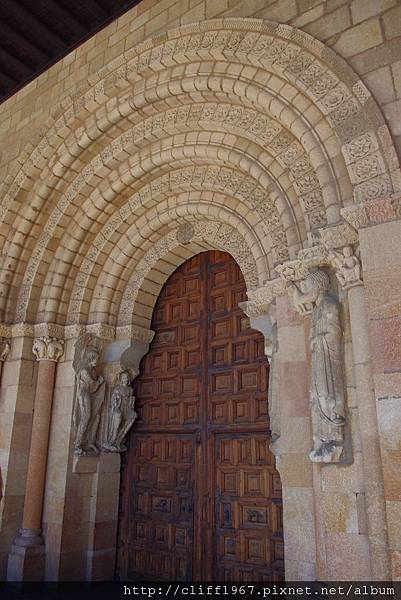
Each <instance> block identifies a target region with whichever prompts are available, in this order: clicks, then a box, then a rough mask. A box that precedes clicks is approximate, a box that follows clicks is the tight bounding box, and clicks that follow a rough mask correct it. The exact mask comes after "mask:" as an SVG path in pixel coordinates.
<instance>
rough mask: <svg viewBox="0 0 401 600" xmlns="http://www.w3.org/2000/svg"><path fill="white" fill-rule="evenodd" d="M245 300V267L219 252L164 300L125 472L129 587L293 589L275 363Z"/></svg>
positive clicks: (173, 284)
mask: <svg viewBox="0 0 401 600" xmlns="http://www.w3.org/2000/svg"><path fill="white" fill-rule="evenodd" d="M244 300H246V288H245V282H244V279H243V276H242V274H241V272H240V270H239V268H238V266H237V264H236V263H235V261H234V260H233V259H232V258H231V256H230V255H228V254H226V253H222V252H215V251H212V252H204V253H201V254H198V255H197V256H195V257H193V258H192V259H190V260H188V261H187V262H185V263H184V264H183V265H182V266H181V267H180V268H179V269H177V270H176V271H175V273H173V275H172V276H171V277H170V278H169V280H168V281H167V283H166V284H165V286H164V288H163V290H162V292H161V294H160V296H159V298H158V301H157V304H156V306H155V309H154V313H153V321H152V328H153V329H154V330H155V332H156V334H155V338H154V341H153V342H152V345H151V348H150V351H149V353H148V355H147V356H146V357H145V358H144V359H143V361H142V363H141V372H140V375H139V377H138V378H137V379H136V380H135V382H134V387H135V395H136V403H137V404H136V406H137V410H138V413H139V419H138V421H137V422H136V424H135V425H134V427H133V429H132V431H131V434H130V438H129V449H128V452H127V455H126V457H125V461H124V465H123V472H122V494H121V506H120V527H119V559H118V565H119V566H118V569H119V576H120V578H121V579H125V580H146V579H152V580H154V581H161V580H170V581H173V580H175V581H180V580H183V581H189V580H195V581H196V580H197V581H200V580H213V581H238V582H242V581H277V580H280V579H282V578H283V537H282V501H281V487H280V480H279V476H278V473H277V471H276V469H275V467H274V457H273V455H272V454H271V453H270V451H269V442H270V439H269V419H268V414H267V383H268V362H267V359H266V357H265V355H264V340H263V336H262V335H261V334H260V333H258V332H256V331H254V330H252V329H250V325H249V320H248V318H247V317H246V316H245V314H244V313H243V312H242V311H241V309H240V308H239V307H238V304H239V302H242V301H244Z"/></svg>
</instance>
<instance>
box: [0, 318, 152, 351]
mask: <svg viewBox="0 0 401 600" xmlns="http://www.w3.org/2000/svg"><path fill="white" fill-rule="evenodd" d="M84 333H92V334H93V335H95V336H97V337H99V338H101V339H103V340H106V341H113V340H119V341H122V340H137V341H139V342H144V343H150V342H151V341H152V339H153V337H154V331H152V330H151V329H145V328H144V327H140V326H139V325H127V326H125V327H113V326H112V325H107V324H105V323H92V324H90V325H66V326H63V325H58V324H56V323H37V324H31V323H15V324H12V325H9V324H5V323H0V338H6V339H8V338H18V337H27V338H32V339H33V338H42V337H48V338H57V339H60V340H70V339H76V338H78V337H79V336H81V335H83V334H84ZM0 360H1V359H0Z"/></svg>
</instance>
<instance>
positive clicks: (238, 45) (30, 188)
mask: <svg viewBox="0 0 401 600" xmlns="http://www.w3.org/2000/svg"><path fill="white" fill-rule="evenodd" d="M209 63H212V64H214V65H217V64H218V63H224V64H225V65H226V67H225V69H224V70H225V72H226V76H225V78H223V77H218V75H219V74H218V73H217V72H216V71H212V72H210V73H209V72H207V67H206V66H205V65H207V64H209ZM239 66H241V72H239V71H238V67H239ZM178 80H179V81H181V82H182V84H181V87H180V86H178V87H176V86H177V85H178V84H177V81H178ZM252 81H253V82H255V81H256V84H255V83H253V84H252V83H251V82H252ZM89 86H90V89H88V90H83V89H80V90H79V91H78V92H77V94H75V95H74V96H72V97H70V98H68V99H66V100H65V101H64V102H63V103H62V104H61V106H60V109H59V110H58V111H56V112H55V113H54V115H53V116H52V117H51V119H49V121H48V123H47V124H46V132H45V133H44V135H43V131H42V132H40V135H41V136H42V137H41V139H40V140H38V142H37V144H36V145H28V146H27V148H26V151H25V152H24V153H22V155H21V157H20V164H21V162H22V167H21V166H20V165H18V166H16V167H15V170H14V171H13V172H12V173H11V174H10V175H9V177H8V178H6V180H5V184H4V187H3V189H4V190H5V195H4V200H3V203H2V207H1V209H0V210H1V212H0V216H1V217H2V218H6V215H8V210H9V209H10V210H11V211H13V212H14V213H15V214H16V215H17V223H16V225H18V221H19V219H23V214H22V210H21V207H22V206H23V201H24V200H26V198H27V196H29V195H32V194H34V197H33V200H34V202H39V203H40V202H43V201H44V200H46V199H48V198H51V199H53V200H55V201H56V202H57V205H56V208H55V210H54V212H53V215H52V217H51V219H49V221H48V222H47V223H46V224H44V226H43V228H42V235H41V236H40V239H39V241H38V245H37V248H36V250H35V249H34V248H32V247H28V246H27V247H25V250H24V251H23V254H22V255H21V261H20V266H21V268H23V267H24V265H25V264H27V267H26V274H25V279H24V281H23V283H22V287H21V286H19V285H18V284H19V280H18V278H19V277H20V276H21V272H20V271H19V272H18V275H17V278H16V279H15V281H14V282H13V284H17V285H14V287H21V294H20V302H19V306H22V305H23V304H24V302H25V305H26V306H28V304H29V299H30V298H31V296H32V289H33V286H34V280H35V276H36V273H37V272H38V271H39V268H40V265H42V257H43V255H45V254H46V253H47V254H49V251H48V245H49V242H50V240H51V239H53V237H52V236H54V234H55V231H57V227H59V225H60V224H61V223H67V221H68V218H70V217H68V213H67V212H66V206H65V205H64V203H65V202H66V195H64V191H63V188H64V187H65V184H66V182H67V181H68V180H69V177H70V176H71V174H72V173H73V172H74V169H75V170H76V168H77V165H78V166H82V164H81V163H80V161H81V160H82V159H83V158H85V157H89V155H90V154H91V152H92V150H91V149H92V144H93V142H94V141H95V140H96V139H100V138H101V137H102V136H103V137H104V138H106V135H109V134H111V137H112V136H113V135H114V133H113V132H114V130H115V126H116V125H117V124H118V123H119V122H120V121H121V120H122V119H128V120H131V121H132V122H134V128H133V129H135V127H137V128H138V127H139V129H140V127H141V126H138V125H137V123H136V124H135V119H137V120H138V119H142V117H143V116H144V114H145V113H144V111H143V109H144V107H145V106H149V107H150V110H151V111H153V112H157V110H156V106H159V105H160V106H161V105H162V104H163V102H164V100H165V99H166V98H170V97H174V98H176V99H177V100H178V99H179V98H181V97H184V95H185V94H187V98H188V97H189V96H188V94H189V93H191V91H193V90H194V89H196V90H197V92H198V94H199V95H201V96H202V97H203V98H204V99H205V100H207V102H208V103H209V107H208V108H203V109H202V111H203V110H209V112H210V103H212V101H213V100H215V99H216V98H218V99H223V100H224V102H225V101H226V99H227V98H229V99H230V103H229V108H228V110H227V113H226V117H227V116H228V118H231V119H232V118H233V116H232V115H233V111H235V110H237V109H236V107H238V105H241V106H240V108H241V110H242V114H243V115H246V114H248V113H249V112H252V111H255V110H256V111H261V110H263V108H264V106H266V102H268V106H269V111H270V116H273V118H277V119H279V120H280V119H281V121H282V123H283V124H284V125H282V124H281V125H280V126H281V127H282V128H283V127H284V131H282V133H281V130H280V135H281V134H282V136H283V139H285V140H286V143H285V145H284V146H283V148H282V149H281V151H282V152H283V155H281V154H280V159H279V158H278V157H275V158H274V160H276V161H277V164H278V165H280V166H282V167H283V164H284V158H283V156H284V153H285V152H287V150H290V148H291V147H292V148H293V160H294V164H296V165H297V166H298V168H299V169H300V171H301V177H302V170H303V169H309V165H312V167H313V160H312V158H311V157H312V155H313V156H315V157H316V152H315V153H314V154H313V150H312V149H311V148H312V145H313V144H312V138H313V134H312V132H315V131H316V132H320V133H319V136H320V139H319V141H320V142H321V145H322V147H324V148H326V150H325V153H326V154H325V153H323V156H324V158H325V159H326V162H325V163H324V164H323V165H321V166H322V169H323V173H324V175H322V176H321V177H320V180H319V178H317V179H318V182H319V184H320V186H319V187H320V188H321V189H322V183H323V182H324V181H326V183H327V182H328V179H327V178H328V177H329V173H330V171H331V172H332V170H331V158H332V157H331V154H332V152H333V150H331V151H330V150H329V148H330V147H331V148H333V147H335V148H337V147H338V148H340V150H341V154H342V158H341V161H342V163H341V165H345V171H344V173H345V175H344V180H345V179H346V180H347V182H348V185H349V188H350V190H351V191H353V194H354V199H355V200H356V201H357V202H360V201H363V200H366V199H369V200H371V201H374V200H376V199H379V198H382V197H385V196H387V195H388V194H390V193H391V192H392V191H394V189H395V188H397V185H398V184H397V177H398V175H399V166H398V161H397V159H396V155H395V151H394V148H393V145H392V143H391V138H390V135H389V132H388V130H387V127H386V126H385V123H384V120H383V117H382V115H381V113H380V110H379V109H378V107H377V104H376V103H375V101H374V100H373V98H372V97H371V95H370V93H369V92H368V90H367V89H366V87H365V86H364V85H363V83H362V82H361V81H360V80H359V79H358V77H357V75H356V74H355V73H354V72H353V71H352V69H351V68H350V67H349V66H348V65H347V64H346V63H345V62H344V61H343V60H342V59H340V58H339V57H338V56H337V55H336V54H335V53H334V52H332V51H331V50H329V49H328V48H326V47H325V46H324V45H323V44H321V43H320V42H318V41H317V40H315V39H313V38H311V37H310V36H309V35H308V34H305V33H303V32H300V31H299V30H296V29H294V28H292V27H290V26H287V25H278V24H275V23H270V22H266V21H262V20H258V19H242V18H241V19H224V20H211V21H205V22H203V23H200V24H195V25H190V26H184V27H181V28H179V29H175V30H172V31H169V32H168V33H167V34H166V35H162V36H157V37H155V38H153V39H151V40H147V41H146V42H144V43H142V44H140V45H138V46H137V47H136V48H132V49H130V50H129V51H127V52H126V53H124V54H123V55H122V56H120V57H119V58H118V59H116V60H114V61H112V62H111V63H110V64H109V65H108V66H107V67H105V68H104V69H102V70H101V71H100V72H99V73H98V74H97V75H96V76H94V77H92V78H90V80H89ZM171 90H172V91H171ZM269 94H270V96H269ZM274 95H275V98H274ZM302 98H303V99H305V98H306V99H307V103H306V104H305V102H304V103H303V102H302ZM233 107H234V108H233ZM291 107H294V110H295V109H296V110H297V111H298V113H300V114H303V117H304V116H305V115H307V114H308V111H309V121H308V120H307V119H306V116H305V117H304V120H303V121H302V120H299V121H298V122H297V125H296V127H295V131H294V132H293V133H296V135H295V137H294V136H292V137H291V135H290V133H289V132H290V130H291V123H293V122H294V121H292V118H293V117H291ZM171 110H174V108H173V109H171ZM180 110H181V111H182V110H185V111H187V113H188V115H187V116H188V117H189V116H190V110H188V106H186V107H185V106H184V107H181V108H180V109H178V108H177V109H176V114H175V121H174V123H175V124H176V123H177V122H180V121H182V113H179V111H180ZM247 111H248V112H247ZM217 112H218V109H217V108H216V109H215V112H214V113H213V115H210V119H209V122H210V123H213V127H214V128H216V127H217V121H218V119H216V118H215V115H216V114H217ZM164 114H165V118H167V116H168V115H169V114H170V113H169V111H168V110H166V109H164ZM203 115H204V113H203V112H202V115H201V118H200V119H198V121H197V123H198V126H199V123H201V121H202V119H203V121H206V119H204V118H203ZM230 115H231V116H230ZM261 118H262V117H260V115H256V116H255V117H254V120H253V121H252V124H251V125H250V127H249V128H248V129H246V128H245V127H244V128H243V129H242V130H241V135H245V136H247V137H248V138H249V136H251V134H252V135H257V136H260V135H262V134H261V131H259V133H256V134H255V131H257V130H255V131H251V129H252V127H253V126H254V125H255V124H256V123H258V122H259V121H260V119H261ZM258 119H259V121H258ZM319 119H321V120H319ZM147 123H148V127H149V128H150V129H149V131H150V135H153V133H154V130H156V129H157V127H158V125H157V115H151V116H150V117H149V118H148V121H147ZM175 126H176V125H175ZM263 126H264V127H265V130H264V134H266V132H267V131H268V130H269V127H270V128H271V131H272V133H271V134H270V135H273V134H274V132H275V129H274V128H275V125H274V121H271V120H270V121H269V120H268V119H267V120H266V118H265V121H264V125H263ZM218 127H220V125H218ZM143 128H144V129H143V131H144V139H145V138H146V135H145V133H146V131H145V130H146V124H144V125H143ZM223 129H224V127H223ZM177 135H180V134H178V133H177ZM189 135H190V134H189ZM331 135H332V136H333V139H332V140H331V141H330V143H328V142H327V139H328V138H330V136H331ZM277 137H279V133H276V134H275V135H273V137H272V138H271V141H270V147H271V143H272V141H273V140H275V139H276V138H277ZM122 139H123V138H122ZM297 139H298V140H299V141H298V142H297ZM66 140H69V141H68V143H66ZM266 140H267V138H266ZM71 142H73V143H71ZM112 143H113V142H112ZM155 143H158V142H155ZM303 143H304V144H305V145H304V146H302V144H303ZM297 144H300V145H297ZM308 144H309V150H310V154H309V153H308V154H307V155H305V156H307V159H308V160H306V161H305V160H304V157H303V154H302V155H297V153H298V152H299V151H300V149H301V150H302V147H304V148H308ZM118 148H120V151H118ZM187 149H188V146H186V147H185V151H187ZM123 151H124V148H123V145H122V146H120V147H118V144H117V147H116V148H115V152H116V154H113V152H114V151H112V152H111V155H109V159H110V160H111V162H113V161H114V162H115V163H116V165H117V166H116V168H115V170H114V171H113V172H112V178H111V179H112V185H111V186H110V189H108V190H107V191H106V195H107V194H111V193H112V192H111V190H113V185H114V180H115V178H116V176H119V175H120V174H121V175H122V178H124V177H125V176H126V175H127V174H126V173H121V168H120V167H121V153H122V152H123ZM253 151H255V149H253ZM302 152H304V150H302ZM336 152H337V150H334V154H335V157H337V154H336ZM273 154H274V153H273ZM290 154H291V152H290ZM251 156H252V158H253V161H254V162H253V164H252V165H251V166H250V171H252V173H253V172H254V170H255V168H256V166H255V165H256V163H257V158H258V154H257V152H256V154H255V153H254V154H251ZM300 157H301V158H300ZM85 160H87V158H85ZM91 160H92V159H91ZM193 160H196V161H198V160H199V157H198V156H197V155H196V156H195V153H194V159H193ZM219 160H225V159H224V158H220V157H219ZM241 160H242V159H241ZM317 160H318V161H319V160H320V159H319V158H317ZM341 161H340V162H341ZM89 162H90V161H89ZM340 162H339V161H337V163H338V164H340ZM241 166H242V164H241ZM269 166H270V163H269ZM285 166H286V168H287V170H288V173H289V174H290V175H291V177H290V181H291V179H292V175H293V167H292V163H290V164H289V165H285ZM98 167H99V169H100V171H99V172H100V173H101V172H102V169H104V168H105V165H104V163H103V162H102V161H100V162H98ZM155 167H158V165H153V164H151V161H150V164H149V172H153V171H154V168H155ZM85 168H86V167H85V166H84V167H83V169H82V170H84V169H85ZM341 169H342V166H340V170H341ZM49 170H50V171H51V172H52V173H53V176H54V177H55V181H56V182H57V185H53V182H52V185H50V183H51V182H50V181H49V180H48V178H47V175H46V174H48V173H49ZM265 170H266V173H269V168H267V169H265ZM308 173H309V171H306V175H308ZM310 173H313V168H312V170H311V171H310ZM66 174H67V175H66ZM93 175H94V173H91V174H90V176H89V174H88V180H89V178H90V177H92V176H93ZM142 175H143V173H142ZM265 176H266V175H265ZM322 177H323V181H322ZM325 178H326V179H325ZM312 179H313V177H312ZM339 179H341V177H339V176H338V173H335V177H334V180H335V181H337V182H338V181H339ZM88 180H86V175H85V177H83V179H82V180H81V182H82V185H83V186H84V187H83V188H82V189H84V190H85V191H86V188H85V186H87V185H88ZM32 181H33V182H34V183H33V185H32ZM261 181H262V180H261ZM263 181H265V179H264V178H263ZM79 187H80V184H79V183H77V179H76V180H75V181H74V182H73V183H72V185H71V188H75V191H74V193H75V192H76V193H79ZM71 188H70V189H71ZM116 188H118V185H116ZM120 190H121V188H120ZM316 190H318V192H317V193H318V196H319V189H318V186H317V187H316ZM284 191H285V194H284V196H286V195H287V193H288V195H289V191H288V190H284ZM310 191H313V190H310ZM320 191H321V190H320ZM99 193H100V192H99ZM117 193H118V192H117ZM302 193H303V192H302V190H299V189H298V190H297V193H296V194H295V195H294V196H293V198H292V202H294V204H295V203H296V202H297V199H298V197H300V198H301V197H302ZM346 200H347V201H350V200H348V198H346ZM21 201H22V202H21ZM336 203H337V204H336ZM336 203H334V204H333V207H334V208H333V210H334V212H335V214H336V215H337V216H338V215H339V212H340V208H341V205H340V201H339V200H338V199H337V200H336ZM325 204H326V206H327V204H330V202H327V200H325ZM300 212H301V215H302V217H303V218H304V219H305V215H306V214H307V213H308V209H307V208H305V206H304V205H303V204H302V203H301V210H300ZM18 215H19V216H18ZM7 218H9V217H7ZM11 220H12V217H11ZM306 223H307V224H308V220H307V219H306ZM321 224H322V223H319V225H321ZM307 226H308V225H307ZM64 229H67V228H66V227H65V226H64ZM15 230H16V231H17V234H16V236H17V238H18V236H20V231H22V230H23V228H22V227H18V226H17V227H14V231H15ZM304 240H305V237H304ZM12 242H13V240H9V241H8V243H9V246H10V247H11V244H12ZM6 254H7V252H6ZM31 254H32V259H31V260H30V261H29V259H28V257H29V255H31ZM7 260H8V257H7V256H6V260H5V265H6V268H5V272H6V275H7ZM35 261H36V262H35ZM48 264H49V262H47V265H48ZM43 266H44V270H46V265H45V264H43ZM5 282H6V283H7V285H8V281H5ZM42 286H43V281H42V282H39V281H38V287H39V289H41V288H42ZM14 302H15V299H14V298H13V299H11V304H14ZM24 310H25V309H24ZM24 310H23V311H22V312H24ZM22 312H20V313H19V314H18V315H17V316H18V317H20V316H21V315H22ZM25 315H26V311H25Z"/></svg>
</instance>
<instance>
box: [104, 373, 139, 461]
mask: <svg viewBox="0 0 401 600" xmlns="http://www.w3.org/2000/svg"><path fill="white" fill-rule="evenodd" d="M137 417H138V414H137V412H136V411H135V396H134V394H133V390H132V387H131V376H130V374H129V372H128V371H121V373H119V375H118V377H117V384H116V385H115V386H114V388H113V390H112V393H111V402H110V412H109V419H108V430H107V439H106V441H105V442H104V443H103V445H102V449H103V450H105V451H106V452H124V451H125V450H126V449H127V447H126V446H125V444H124V443H123V442H124V438H125V436H126V435H127V433H128V431H129V429H130V428H131V426H132V425H133V423H134V422H135V421H136V419H137Z"/></svg>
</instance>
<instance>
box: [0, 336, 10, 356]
mask: <svg viewBox="0 0 401 600" xmlns="http://www.w3.org/2000/svg"><path fill="white" fill-rule="evenodd" d="M10 349H11V345H10V340H8V339H7V338H0V362H4V361H5V360H6V359H7V356H8V355H9V353H10Z"/></svg>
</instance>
